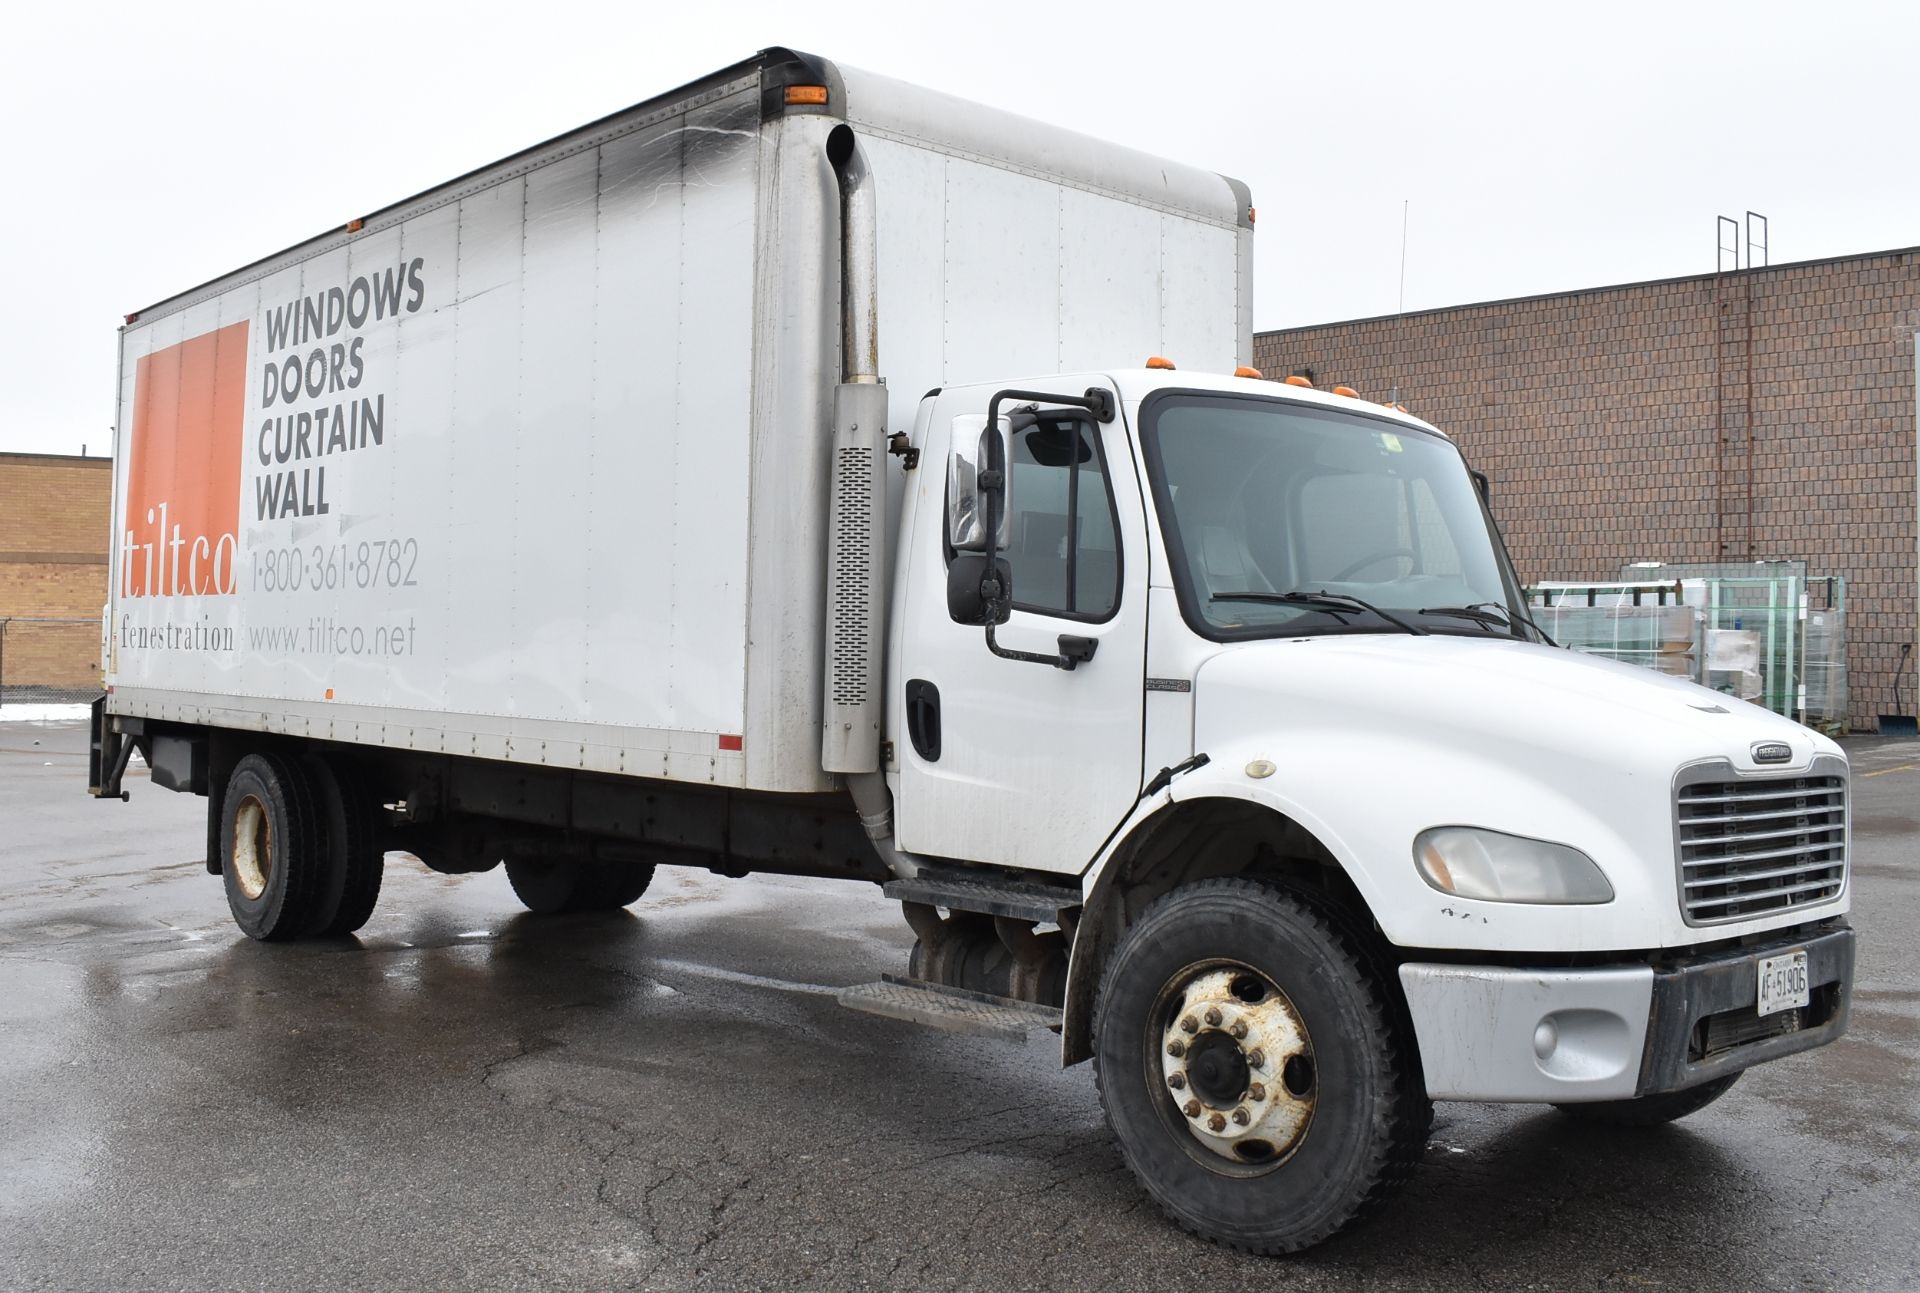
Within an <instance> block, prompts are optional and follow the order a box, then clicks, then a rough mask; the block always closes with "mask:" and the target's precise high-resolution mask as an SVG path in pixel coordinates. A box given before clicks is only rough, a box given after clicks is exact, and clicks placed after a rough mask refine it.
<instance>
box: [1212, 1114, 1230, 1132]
mask: <svg viewBox="0 0 1920 1293" xmlns="http://www.w3.org/2000/svg"><path fill="white" fill-rule="evenodd" d="M1226 1129H1227V1120H1226V1119H1225V1118H1223V1117H1221V1116H1220V1115H1219V1114H1217V1113H1216V1114H1214V1115H1213V1117H1211V1118H1209V1119H1207V1130H1209V1131H1225V1130H1226Z"/></svg>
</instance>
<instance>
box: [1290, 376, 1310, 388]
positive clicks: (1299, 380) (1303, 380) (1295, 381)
mask: <svg viewBox="0 0 1920 1293" xmlns="http://www.w3.org/2000/svg"><path fill="white" fill-rule="evenodd" d="M1287 385H1289V386H1304V387H1306V388H1307V389H1308V390H1312V389H1313V379H1312V378H1311V377H1302V376H1301V375H1300V374H1299V373H1293V374H1291V375H1290V376H1288V378H1287Z"/></svg>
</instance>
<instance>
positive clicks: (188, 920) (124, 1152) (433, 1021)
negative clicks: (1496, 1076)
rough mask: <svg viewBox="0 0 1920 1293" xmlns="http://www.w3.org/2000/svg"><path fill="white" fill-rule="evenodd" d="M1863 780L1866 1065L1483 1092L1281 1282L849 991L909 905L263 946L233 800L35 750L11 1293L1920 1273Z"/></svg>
mask: <svg viewBox="0 0 1920 1293" xmlns="http://www.w3.org/2000/svg"><path fill="white" fill-rule="evenodd" d="M1850 752H1851V754H1852V756H1853V759H1854V766H1855V791H1854V840H1855V850H1854V859H1855V860H1854V868H1853V876H1854V920H1855V924H1856V926H1857V927H1858V928H1859V930H1860V936H1861V944H1860V961H1859V978H1858V985H1857V992H1856V996H1855V1000H1854V1006H1853V1028H1852V1033H1851V1035H1850V1036H1848V1037H1847V1038H1845V1039H1844V1040H1843V1041H1841V1042H1840V1043H1838V1044H1837V1045H1835V1046H1833V1047H1830V1048H1828V1049H1826V1050H1824V1051H1817V1052H1814V1053H1812V1054H1810V1055H1805V1056H1800V1057H1797V1058H1794V1059H1790V1060H1787V1061H1784V1062H1782V1063H1779V1064H1776V1065H1773V1066H1770V1067H1767V1068H1763V1069H1760V1070H1756V1071H1754V1072H1752V1073H1750V1074H1749V1075H1747V1077H1746V1078H1745V1079H1744V1080H1743V1081H1742V1082H1741V1083H1740V1084H1739V1085H1738V1086H1736V1087H1735V1088H1734V1090H1733V1091H1732V1093H1730V1094H1729V1095H1728V1096H1727V1097H1726V1098H1725V1099H1723V1100H1722V1101H1720V1102H1719V1103H1718V1104H1716V1105H1714V1106H1712V1107H1711V1108H1709V1109H1708V1110H1707V1111H1705V1112H1704V1113H1702V1114H1699V1115H1697V1116H1695V1117H1694V1118H1692V1119H1690V1120H1688V1121H1686V1122H1684V1123H1681V1124H1678V1125H1676V1126H1673V1127H1668V1128H1663V1129H1659V1130H1655V1131H1651V1132H1645V1133H1622V1132H1618V1131H1593V1130H1587V1129H1584V1128H1582V1127H1579V1126H1577V1125H1574V1124H1572V1123H1570V1122H1568V1121H1566V1120H1564V1119H1562V1118H1561V1117H1559V1116H1558V1115H1556V1114H1555V1113H1553V1112H1552V1111H1550V1110H1536V1109H1526V1108H1512V1107H1500V1106H1475V1105H1442V1106H1440V1107H1439V1110H1438V1112H1437V1116H1436V1121H1435V1129H1434V1134H1433V1139H1432V1143H1431V1146H1430V1148H1429V1149H1428V1152H1427V1158H1426V1162H1425V1165H1424V1167H1423V1169H1422V1170H1421V1171H1420V1173H1419V1174H1418V1175H1417V1176H1416V1178H1415V1179H1414V1181H1413V1182H1412V1184H1411V1186H1410V1188H1409V1189H1408V1190H1407V1191H1406V1192H1405V1193H1404V1194H1402V1195H1401V1196H1399V1197H1398V1198H1397V1199H1396V1200H1395V1202H1394V1203H1393V1204H1392V1205H1391V1206H1390V1207H1389V1208H1388V1210H1387V1211H1386V1212H1385V1214H1384V1215H1382V1216H1380V1217H1378V1218H1376V1219H1374V1220H1372V1221H1370V1222H1368V1223H1366V1224H1364V1225H1362V1226H1361V1227H1359V1228H1357V1229H1356V1230H1354V1231H1353V1232H1351V1233H1349V1234H1347V1235H1345V1236H1343V1237H1341V1238H1340V1239H1338V1240H1336V1241H1334V1242H1332V1243H1330V1244H1328V1245H1327V1246H1325V1247H1324V1248H1322V1249H1320V1250H1317V1251H1314V1252H1312V1253H1309V1254H1306V1255H1304V1256H1300V1257H1296V1258H1292V1259H1285V1260H1279V1261H1273V1260H1260V1259H1254V1258H1248V1257H1243V1256H1240V1255H1238V1254H1235V1253H1231V1252H1227V1251H1224V1250H1221V1249H1218V1248H1214V1247H1211V1246H1209V1245H1207V1244H1204V1243H1201V1242H1198V1241H1195V1240H1192V1239H1190V1238H1188V1237H1186V1236H1185V1235H1183V1234H1181V1233H1179V1232H1177V1231H1176V1230H1174V1229H1173V1228H1172V1227H1171V1226H1170V1225H1169V1224H1168V1223H1166V1222H1165V1221H1164V1220H1162V1219H1161V1217H1160V1216H1159V1215H1158V1213H1157V1212H1156V1211H1155V1210H1154V1208H1153V1207H1152V1206H1151V1205H1150V1204H1148V1203H1147V1202H1146V1201H1145V1198H1144V1196H1143V1194H1142V1193H1141V1191H1140V1190H1139V1189H1138V1188H1137V1187H1136V1186H1135V1185H1134V1183H1133V1181H1132V1179H1131V1178H1130V1177H1129V1175H1128V1174H1127V1172H1126V1169H1125V1168H1124V1167H1123V1165H1122V1164H1121V1161H1120V1157H1119V1155H1118V1153H1117V1151H1116V1149H1115V1148H1114V1145H1113V1143H1112V1141H1111V1139H1110V1138H1109V1136H1108V1133H1107V1131H1106V1128H1105V1126H1104V1125H1103V1123H1102V1121H1101V1115H1100V1110H1099V1106H1098V1104H1097V1102H1096V1100H1095V1096H1094V1090H1093V1079H1092V1073H1091V1071H1090V1070H1089V1069H1088V1068H1087V1067H1085V1066H1082V1067H1078V1068H1074V1069H1069V1070H1065V1071H1063V1070H1061V1069H1060V1067H1059V1064H1058V1061H1057V1055H1056V1051H1055V1048H1054V1043H1053V1040H1052V1039H1051V1038H1049V1037H1046V1036H1044V1035H1041V1036H1036V1037H1035V1038H1033V1039H1032V1040H1030V1041H1029V1042H1028V1043H1027V1044H1026V1045H1025V1046H1015V1045H1010V1044H1006V1043H995V1042H981V1041H976V1040H972V1039H968V1038H963V1037H956V1036H951V1035H946V1034H941V1033H935V1032H927V1031H922V1030H918V1029H915V1028H913V1027H911V1026H909V1025H905V1024H900V1023H895V1022H891V1021H887V1020H882V1019H876V1018H873V1017H870V1016H866V1015H859V1014H853V1013H850V1012H847V1011H844V1010H842V1009H841V1008H840V1007H839V1006H838V1005H836V1004H835V1001H834V997H833V993H834V991H835V989H837V988H839V987H841V986H844V985H847V984H853V983H860V982H866V981H870V980H872V979H874V978H876V977H878V975H879V974H880V973H881V972H883V971H888V970H899V969H901V968H902V965H903V959H904V956H905V954H906V950H907V946H908V942H909V935H908V933H907V930H906V927H905V925H904V924H903V923H902V921H901V920H900V918H899V913H898V909H897V908H896V907H895V906H893V905H892V904H890V903H888V902H887V901H886V900H885V899H884V898H882V897H881V895H880V894H879V893H878V892H877V891H871V890H867V889H865V888H862V887H857V886H848V885H833V884H828V883H822V882H814V881H798V880H784V879H779V878H756V879H751V880H741V881H732V880H724V879H720V878H717V877H713V876H710V875H708V874H706V873H704V872H694V871H685V870H677V869H663V870H662V871H661V872H660V876H659V878H658V879H657V880H656V881H655V884H654V888H653V890H652V892H650V893H649V894H648V895H647V896H646V897H645V898H644V899H642V900H641V901H640V902H639V903H638V904H636V905H635V907H634V908H633V909H632V910H631V912H628V913H620V914H616V915H613V916H592V917H569V918H560V919H547V920H542V919H536V918H533V917H530V916H528V915H526V914H525V913H524V912H523V911H522V910H521V908H520V906H519V904H518V903H517V902H516V901H515V900H514V897H513V895H512V893H511V891H510V890H509V888H508V886H507V882H506V879H505V877H504V876H503V875H502V874H501V873H500V872H498V871H495V872H493V873H489V874H485V875H476V876H462V877H447V876H440V875H436V874H434V873H432V872H430V871H428V870H426V869H425V868H424V867H422V866H420V865H419V864H418V863H417V862H414V861H412V860H411V859H404V858H402V857H400V856H399V855H396V856H395V857H394V858H393V859H392V860H391V861H390V863H389V866H388V870H387V878H386V888H385V891H384V894H383V897H382V900H381V904H380V908H379V910H378V911H377V912H376V914H375V916H374V918H373V920H372V922H371V923H370V924H369V925H368V927H367V928H366V929H365V930H364V931H363V932H362V935H361V936H360V937H359V938H357V939H346V940H340V941H336V942H331V943H318V944H304V945H292V946H265V945H261V944H256V943H252V942H250V941H248V940H247V939H245V938H244V937H242V936H241V935H240V934H239V932H238V931H237V930H236V929H235V928H234V926H233V924H232V922H231V920H230V919H229V917H228V915H227V912H226V906H225V902H224V899H223V897H222V893H221V888H220V883H219V881H218V880H217V879H215V878H214V877H211V876H209V875H207V874H206V872H205V869H204V867H203V866H202V861H201V859H202V853H203V851H204V829H205V828H204V820H203V815H202V808H203V803H202V801H200V800H197V799H192V798H188V797H183V796H175V795H172V794H169V793H166V792H164V791H160V790H155V789H153V788H152V787H150V786H149V785H148V784H147V783H146V782H145V780H144V779H130V781H129V786H130V787H131V789H132V792H133V799H132V802H131V803H128V804H119V803H96V802H93V801H91V800H89V799H88V798H87V796H86V793H85V780H86V757H85V731H84V728H83V726H82V725H80V724H77V723H63V724H55V725H34V724H23V723H0V1146H4V1152H0V1286H4V1287H6V1288H62V1289H64V1288H101V1287H123V1288H153V1289H161V1288H169V1289H171V1288H180V1289H185V1288H193V1289H210V1288H268V1287H296V1286H298V1287H353V1288H356V1289H381V1288H420V1287H464V1288H511V1287H528V1286H532V1285H536V1284H554V1285H559V1284H566V1285H570V1286H574V1287H579V1288H593V1289H600V1288H628V1287H633V1288H659V1289H673V1288H687V1287H716V1288H775V1287H777V1288H799V1287H817V1288H858V1287H874V1288H882V1287H897V1288H914V1289H921V1288H996V1289H1004V1288H1035V1287H1052V1288H1086V1289H1110V1288H1156V1289H1171V1288H1183V1289H1191V1288H1196V1287H1205V1288H1215V1289H1231V1288H1243V1287H1244V1288H1256V1287H1258V1288H1276V1287H1277V1288H1288V1289H1292V1288H1301V1289H1319V1288H1358V1287H1365V1288H1368V1289H1402V1288H1404V1289H1428V1288H1541V1289H1692V1288H1739V1289H1828V1288H1847V1289H1859V1288H1889V1289H1891V1288H1907V1287H1913V1286H1914V1285H1915V1283H1916V1281H1920V1274H1916V1270H1917V1268H1920V1208H1916V1206H1915V1199H1916V1198H1920V1081H1916V1078H1917V1077H1920V1069H1917V1067H1916V1066H1917V1065H1920V937H1916V930H1920V879H1917V878H1916V877H1917V874H1920V850H1917V848H1916V845H1917V843H1920V742H1916V741H1904V742H1901V741H1883V740H1877V739H1860V740H1856V741H1854V742H1853V743H1852V745H1851V747H1850Z"/></svg>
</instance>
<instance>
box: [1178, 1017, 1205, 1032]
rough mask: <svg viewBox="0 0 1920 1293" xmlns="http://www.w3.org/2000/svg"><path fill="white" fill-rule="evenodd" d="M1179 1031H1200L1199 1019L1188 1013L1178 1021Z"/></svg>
mask: <svg viewBox="0 0 1920 1293" xmlns="http://www.w3.org/2000/svg"><path fill="white" fill-rule="evenodd" d="M1180 1031H1181V1032H1184V1033H1197V1032H1199V1031H1200V1021H1199V1020H1198V1019H1195V1018H1194V1017H1193V1016H1192V1015H1188V1016H1187V1017H1186V1018H1185V1019H1182V1020H1181V1021H1180Z"/></svg>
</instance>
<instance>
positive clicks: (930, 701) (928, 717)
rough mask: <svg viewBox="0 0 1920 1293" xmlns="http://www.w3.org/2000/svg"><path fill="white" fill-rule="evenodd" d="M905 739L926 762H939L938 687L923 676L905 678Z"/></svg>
mask: <svg viewBox="0 0 1920 1293" xmlns="http://www.w3.org/2000/svg"><path fill="white" fill-rule="evenodd" d="M906 700H907V739H908V740H909V741H911V742H912V743H913V752H914V753H915V754H917V755H919V756H920V757H921V758H922V759H924V760H925V761H926V762H928V763H938V762H940V689H939V688H938V687H936V686H934V685H933V684H932V683H930V682H928V681H927V680H926V679H925V678H910V679H908V680H907V694H906Z"/></svg>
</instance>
